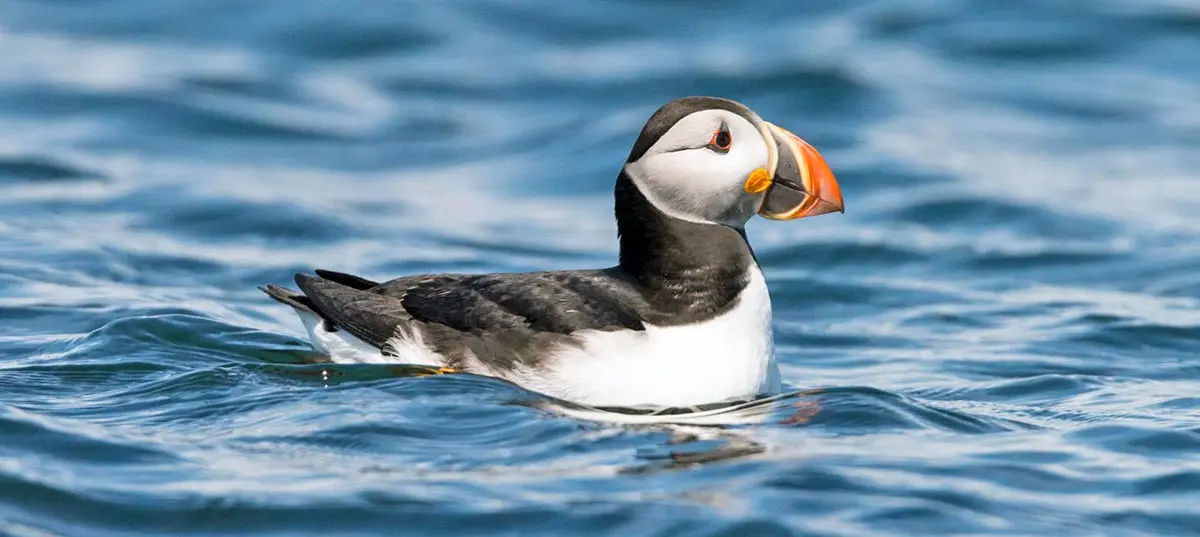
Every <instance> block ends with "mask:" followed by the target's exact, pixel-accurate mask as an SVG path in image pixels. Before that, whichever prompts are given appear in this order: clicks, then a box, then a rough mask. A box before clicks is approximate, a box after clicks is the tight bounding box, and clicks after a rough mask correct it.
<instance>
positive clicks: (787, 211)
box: [758, 122, 846, 220]
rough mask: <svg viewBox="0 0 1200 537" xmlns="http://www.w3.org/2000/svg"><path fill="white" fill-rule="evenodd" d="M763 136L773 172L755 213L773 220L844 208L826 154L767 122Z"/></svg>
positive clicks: (824, 212) (842, 209) (830, 211)
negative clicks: (823, 155)
mask: <svg viewBox="0 0 1200 537" xmlns="http://www.w3.org/2000/svg"><path fill="white" fill-rule="evenodd" d="M763 138H764V139H766V140H767V148H768V153H769V166H770V167H772V168H774V173H773V174H772V175H773V177H772V181H771V186H770V189H769V190H767V194H766V196H765V197H764V198H763V203H762V206H761V207H760V208H759V209H758V214H760V215H762V216H764V217H766V218H770V219H772V220H794V219H797V218H804V217H808V216H817V215H821V214H826V213H832V212H834V211H837V212H846V205H845V203H844V202H843V201H842V188H841V187H840V186H838V183H837V180H836V179H834V177H833V171H831V170H830V169H829V165H828V164H826V163H825V158H824V157H822V156H821V154H820V153H818V152H817V150H816V149H814V148H813V146H811V145H809V143H808V142H805V141H804V140H801V139H800V137H799V136H796V135H795V134H792V133H791V132H788V131H787V130H786V129H783V128H780V127H778V126H775V125H772V124H771V123H766V122H764V126H763Z"/></svg>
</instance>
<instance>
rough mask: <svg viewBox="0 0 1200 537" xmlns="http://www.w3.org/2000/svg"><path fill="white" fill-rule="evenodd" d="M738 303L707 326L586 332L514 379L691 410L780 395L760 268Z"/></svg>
mask: <svg viewBox="0 0 1200 537" xmlns="http://www.w3.org/2000/svg"><path fill="white" fill-rule="evenodd" d="M751 270H752V272H751V275H750V282H749V284H748V285H747V286H746V288H745V289H743V290H742V292H741V294H740V295H739V299H738V301H737V304H736V306H735V307H734V308H733V309H732V310H730V311H728V312H726V313H724V314H723V315H721V316H719V317H716V318H714V319H710V320H707V321H703V322H699V323H694V324H688V325H681V326H653V325H646V330H645V331H640V332H635V331H620V332H603V331H587V332H583V333H580V335H581V336H582V337H583V338H584V342H585V343H584V345H583V346H582V348H568V349H564V350H560V351H558V352H557V353H556V354H555V356H554V357H553V358H552V359H551V360H550V361H549V363H550V365H549V368H548V370H539V371H537V372H533V371H528V372H524V373H523V374H520V375H517V376H515V378H514V377H510V378H512V379H513V380H514V381H516V382H518V383H519V384H522V385H524V386H526V387H528V388H530V389H533V390H537V391H540V392H542V393H546V394H549V395H553V396H556V397H560V398H563V399H567V400H570V401H577V402H580V403H584V404H589V405H596V406H637V405H657V406H690V405H697V404H703V403H712V402H717V401H721V400H725V399H731V398H748V397H753V396H754V395H757V394H759V393H764V392H773V391H778V390H779V369H778V367H777V366H776V364H775V358H774V348H773V347H774V343H773V339H772V335H771V298H770V296H769V295H768V293H767V282H766V280H765V279H764V278H763V275H762V272H761V271H760V270H759V269H758V267H757V266H755V267H752V268H751Z"/></svg>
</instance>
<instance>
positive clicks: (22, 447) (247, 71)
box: [0, 0, 1200, 537]
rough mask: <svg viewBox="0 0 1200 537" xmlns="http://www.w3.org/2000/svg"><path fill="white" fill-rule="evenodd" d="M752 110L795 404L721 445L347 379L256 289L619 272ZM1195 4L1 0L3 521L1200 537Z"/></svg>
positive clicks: (363, 529)
mask: <svg viewBox="0 0 1200 537" xmlns="http://www.w3.org/2000/svg"><path fill="white" fill-rule="evenodd" d="M691 94H707V95H720V96H725V97H730V98H734V99H737V100H740V101H742V102H745V103H746V104H748V105H749V106H751V107H752V108H754V109H755V110H756V111H758V112H759V113H760V114H761V115H762V116H763V117H765V118H767V119H769V120H771V121H773V122H775V123H778V124H780V125H783V126H786V127H788V128H789V129H791V130H793V131H794V132H796V133H797V134H799V135H800V136H802V137H804V138H806V139H808V140H809V141H810V142H812V143H813V144H814V145H816V146H817V147H818V148H820V149H821V150H822V152H823V153H824V154H825V156H826V157H827V159H828V160H829V162H830V164H831V165H832V167H833V169H834V170H835V172H836V173H837V175H838V177H839V179H840V180H841V183H842V188H843V191H844V192H845V197H846V201H847V208H848V211H847V213H846V214H845V215H843V216H825V217H820V218H816V219H812V220H805V221H801V222H796V223H790V224H780V223H768V222H756V223H754V224H752V225H751V228H750V230H749V233H750V236H751V241H752V243H753V244H754V245H755V248H756V250H757V252H758V254H759V257H760V260H761V262H762V264H763V266H764V270H765V272H766V275H767V279H768V280H769V282H770V286H771V291H772V294H773V297H774V305H775V317H776V318H775V322H776V331H775V333H776V340H777V345H778V357H779V359H780V361H781V364H782V371H783V375H784V378H785V380H786V382H787V383H788V385H789V386H790V387H791V389H793V390H807V391H806V392H804V394H802V397H801V400H798V401H794V402H792V401H789V402H787V403H780V404H778V405H777V406H778V408H776V409H774V411H773V412H774V414H773V417H772V418H771V420H770V422H769V423H767V424H763V425H754V426H741V427H731V428H725V429H680V428H674V429H670V428H662V427H638V428H630V427H618V426H612V425H601V424H595V423H590V422H587V421H583V420H575V419H570V418H566V417H561V416H556V415H553V414H550V413H547V412H545V411H543V410H539V409H537V408H532V407H531V406H530V405H528V404H524V403H522V401H525V402H527V401H529V400H531V399H536V397H534V396H532V395H531V394H527V393H522V392H521V391H520V390H518V389H516V388H514V387H511V386H508V385H506V384H503V383H500V382H495V381H490V380H486V379H479V378H471V377H460V376H444V377H424V378H415V377H412V376H409V375H406V374H405V372H404V371H402V370H400V369H398V368H394V367H386V366H361V367H336V368H335V367H329V366H325V365H320V364H316V365H314V364H311V363H310V362H312V361H313V359H314V358H315V356H314V355H313V353H312V352H311V349H310V347H309V346H308V345H307V344H306V343H305V342H304V341H303V339H302V338H301V337H300V335H301V334H302V330H301V328H300V325H299V323H298V322H297V321H296V319H295V318H294V317H293V316H292V314H291V313H290V312H289V311H288V310H287V308H284V307H281V306H279V305H277V304H275V303H273V302H271V301H269V300H268V299H267V298H266V297H265V296H263V295H262V294H261V293H259V291H257V290H256V289H255V288H254V286H255V285H259V284H263V283H267V282H287V281H288V280H289V279H290V276H291V274H292V273H293V272H296V271H306V270H311V269H312V268H314V267H324V268H329V269H336V270H344V271H349V272H357V273H361V274H364V275H367V276H371V277H377V278H384V277H388V276H394V275H400V274H406V273H412V272H428V271H520V270H533V269H542V268H551V269H553V268H578V267H593V266H603V265H607V264H609V263H612V262H613V260H614V252H615V247H616V241H615V229H614V225H613V223H612V213H611V211H612V209H611V203H612V202H611V188H612V184H613V181H614V179H615V177H616V173H617V171H618V169H619V167H620V165H621V163H622V162H623V160H624V158H625V156H626V155H627V154H628V151H629V146H630V145H631V144H632V142H633V139H634V138H635V137H636V135H637V131H638V129H639V128H640V126H641V124H642V122H643V121H644V120H645V119H646V118H647V117H648V115H649V114H650V113H651V112H652V111H653V110H654V109H655V108H656V107H657V106H659V105H660V104H662V103H663V102H665V101H667V100H670V99H673V98H676V97H680V96H684V95H691ZM1197 169H1200V4H1197V3H1196V2H1193V1H1190V0H1177V1H1170V0H1097V1H1091V2H1084V1H1082V0H1080V1H1044V0H1005V1H1000V0H996V1H975V2H969V1H965V0H963V1H955V0H894V1H876V2H863V1H832V0H830V1H824V2H799V1H794V0H778V1H745V2H742V1H730V0H722V1H695V2H685V1H666V0H663V1H641V0H638V1H635V0H572V1H569V2H567V1H553V0H538V1H534V0H521V1H509V2H502V1H498V0H497V1H468V0H462V1H444V2H433V1H422V2H417V1H383V0H347V1H337V2H334V1H324V0H306V1H287V0H271V1H266V0H262V1H251V0H203V1H199V0H191V1H186V0H71V1H68V0H60V1H49V0H44V1H34V0H4V1H2V2H0V321H2V323H0V534H4V535H12V536H22V537H24V536H46V535H160V534H188V535H235V534H252V533H253V534H265V535H317V534H321V535H335V534H336V535H367V534H392V535H451V534H471V535H523V536H524V535H730V536H732V535H754V536H771V535H902V534H911V535H932V534H938V533H947V532H955V533H971V534H1020V535H1035V534H1059V535H1091V534H1107V535H1135V534H1145V535H1183V534H1197V533H1200V510H1198V509H1197V505H1200V456H1198V454H1197V453H1198V451H1200V395H1197V392H1198V391H1200V356H1198V353H1200V243H1198V242H1197V235H1198V230H1200V183H1198V178H1197V171H1196V170H1197Z"/></svg>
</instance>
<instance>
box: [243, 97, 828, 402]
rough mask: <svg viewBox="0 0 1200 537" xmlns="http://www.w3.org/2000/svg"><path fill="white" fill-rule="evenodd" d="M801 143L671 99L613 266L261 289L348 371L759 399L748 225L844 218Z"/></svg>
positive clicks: (578, 393) (632, 175)
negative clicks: (384, 369) (374, 365)
mask: <svg viewBox="0 0 1200 537" xmlns="http://www.w3.org/2000/svg"><path fill="white" fill-rule="evenodd" d="M789 137H790V139H792V140H795V141H789ZM739 141H740V142H741V143H740V145H741V146H743V147H739V145H738V144H739ZM706 142H707V143H706ZM798 144H803V142H800V141H799V140H798V139H797V138H795V137H794V135H791V134H790V133H787V131H784V130H783V129H779V128H778V127H775V126H774V125H770V124H769V123H766V122H763V121H762V120H761V119H758V117H757V116H756V115H754V113H753V112H751V111H749V109H746V108H745V107H743V106H741V105H740V104H737V103H734V102H732V101H726V100H723V99H715V98H688V99H681V100H678V101H673V102H672V103H668V104H667V105H666V106H664V107H663V108H661V109H659V111H658V112H656V113H655V115H654V116H652V117H651V119H650V121H649V122H647V124H646V127H645V128H643V130H642V133H641V135H640V136H639V138H638V140H637V142H636V143H635V144H634V148H633V151H632V152H631V154H630V156H629V159H628V161H627V162H626V164H625V166H624V167H623V169H622V171H621V173H620V175H619V176H618V179H617V184H616V188H615V190H614V195H615V200H616V217H617V227H618V234H619V236H620V262H619V263H618V264H617V265H616V266H614V267H611V268H607V269H598V270H575V271H556V272H534V273H516V274H476V275H471V274H436V275H418V276H408V277H402V278H397V279H394V280H390V281H387V282H383V283H376V282H373V281H370V280H366V279H363V278H360V277H357V276H352V275H348V274H341V273H336V272H330V271H324V270H318V271H317V274H316V275H315V276H310V275H305V274H299V275H297V276H296V283H297V285H298V286H299V287H300V291H301V292H300V293H296V292H294V291H290V290H288V289H285V288H282V287H279V286H275V285H270V286H267V287H265V288H263V290H264V291H265V292H267V294H268V295H270V296H271V297H272V298H275V299H276V300H278V301H280V302H283V303H285V304H287V305H289V306H292V307H293V308H294V309H295V310H296V312H297V313H298V314H299V315H300V317H301V319H302V320H303V322H304V324H305V327H306V329H307V330H308V332H309V336H310V338H311V339H312V342H313V344H314V346H315V347H317V349H318V350H320V351H322V352H325V353H328V354H329V355H330V357H331V358H332V359H333V360H334V361H337V362H379V361H391V362H399V363H409V364H419V365H427V366H433V367H444V368H449V369H452V370H455V371H463V372H469V373H476V374H481V375H488V376H494V377H499V378H503V379H507V380H510V381H512V382H515V383H517V384H519V385H521V386H524V387H526V388H529V389H531V390H534V391H538V392H541V393H545V394H547V395H551V396H555V397H559V398H562V399H566V400H570V401H575V402H580V403H585V404H590V405H597V406H641V405H653V406H689V405H697V404H704V403H712V402H718V401H722V400H727V399H738V398H743V399H744V398H750V397H754V396H755V395H758V394H761V393H766V392H771V391H774V390H777V389H778V387H779V373H778V369H777V366H776V364H775V360H774V357H773V343H772V336H771V303H770V297H769V295H768V292H767V285H766V281H765V279H764V278H763V274H762V271H761V270H760V269H759V267H758V263H757V262H756V260H755V258H754V254H753V252H752V250H751V248H750V246H749V244H748V243H747V241H746V237H745V232H744V230H743V226H744V224H745V221H746V220H747V219H748V218H749V217H750V216H752V215H753V214H754V213H756V212H757V213H759V214H763V215H765V216H768V217H771V218H777V219H790V218H797V217H801V216H809V215H813V214H822V213H823V212H829V211H830V210H840V209H841V195H840V192H837V185H836V183H835V182H833V178H832V174H830V173H829V172H828V168H827V167H825V165H824V162H823V160H820V156H819V155H817V154H816V152H815V150H811V147H808V146H807V144H804V145H803V147H807V149H808V151H809V152H808V153H806V152H805V150H804V149H803V148H798V147H799V146H798ZM814 155H815V157H814ZM814 159H816V160H818V161H819V162H813V160H814ZM763 182H766V184H763ZM822 189H823V191H822ZM789 211H790V212H789Z"/></svg>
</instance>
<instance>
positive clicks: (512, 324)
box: [370, 271, 645, 334]
mask: <svg viewBox="0 0 1200 537" xmlns="http://www.w3.org/2000/svg"><path fill="white" fill-rule="evenodd" d="M370 292H372V293H376V294H380V295H384V296H388V297H395V298H397V299H399V300H400V301H401V303H402V304H403V306H404V309H405V311H407V312H408V314H409V315H412V316H413V318H415V319H418V320H421V321H424V322H427V323H436V324H440V325H444V326H448V327H450V328H453V329H455V330H459V331H464V332H471V333H482V332H489V331H496V330H521V329H527V330H532V331H534V332H551V333H557V334H571V333H573V332H576V331H579V330H619V329H632V330H644V329H645V327H644V326H643V325H642V321H641V320H640V317H639V316H638V315H637V314H636V311H637V310H636V306H637V305H638V304H639V303H641V302H643V299H642V298H641V297H640V296H639V295H638V294H637V293H636V292H635V291H634V290H633V289H632V287H631V286H630V285H629V284H628V283H626V282H625V281H624V280H623V279H621V278H619V277H617V276H615V275H613V274H611V273H610V272H608V271H561V272H533V273H522V274H480V275H459V274H439V275H431V276H413V277H408V278H399V279H396V280H391V281H389V282H386V283H383V284H380V285H378V286H375V287H373V288H371V289H370Z"/></svg>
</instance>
